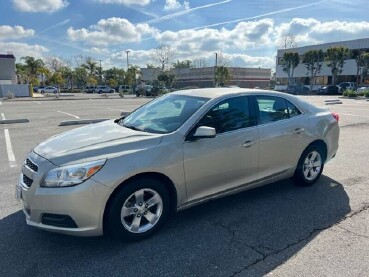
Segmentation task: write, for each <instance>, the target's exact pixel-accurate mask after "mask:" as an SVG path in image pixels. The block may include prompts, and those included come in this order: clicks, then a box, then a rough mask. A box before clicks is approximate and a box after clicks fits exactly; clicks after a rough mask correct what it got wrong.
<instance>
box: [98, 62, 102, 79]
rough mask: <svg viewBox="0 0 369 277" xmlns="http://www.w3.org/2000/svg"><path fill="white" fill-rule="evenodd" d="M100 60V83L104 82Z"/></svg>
mask: <svg viewBox="0 0 369 277" xmlns="http://www.w3.org/2000/svg"><path fill="white" fill-rule="evenodd" d="M99 62H100V85H101V83H102V67H101V60H99Z"/></svg>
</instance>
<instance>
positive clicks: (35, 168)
mask: <svg viewBox="0 0 369 277" xmlns="http://www.w3.org/2000/svg"><path fill="white" fill-rule="evenodd" d="M26 166H28V167H29V168H30V169H32V170H33V171H34V172H37V171H38V166H37V165H36V164H35V163H33V162H32V161H31V160H30V159H28V158H27V159H26Z"/></svg>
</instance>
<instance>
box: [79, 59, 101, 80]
mask: <svg viewBox="0 0 369 277" xmlns="http://www.w3.org/2000/svg"><path fill="white" fill-rule="evenodd" d="M82 67H83V68H85V69H87V71H88V72H89V74H90V76H94V75H95V74H96V73H97V65H96V62H95V61H94V60H92V58H87V60H86V63H85V64H83V65H82Z"/></svg>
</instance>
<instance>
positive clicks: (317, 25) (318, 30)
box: [275, 18, 369, 46]
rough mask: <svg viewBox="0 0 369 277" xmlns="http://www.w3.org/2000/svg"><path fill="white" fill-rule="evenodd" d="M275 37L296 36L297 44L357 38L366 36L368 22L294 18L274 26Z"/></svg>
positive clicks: (368, 26)
mask: <svg viewBox="0 0 369 277" xmlns="http://www.w3.org/2000/svg"><path fill="white" fill-rule="evenodd" d="M275 32H276V37H277V39H279V38H280V37H282V36H283V35H285V34H288V33H289V34H292V35H294V36H295V37H296V42H297V44H298V46H303V45H309V44H316V43H325V42H334V41H342V40H350V39H358V38H367V37H368V34H369V22H368V21H362V22H347V21H336V20H335V21H328V22H321V21H319V20H316V19H314V18H307V19H304V18H294V19H292V20H291V21H290V22H288V23H282V24H280V25H279V26H276V27H275Z"/></svg>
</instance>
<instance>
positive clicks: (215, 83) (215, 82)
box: [214, 52, 218, 87]
mask: <svg viewBox="0 0 369 277" xmlns="http://www.w3.org/2000/svg"><path fill="white" fill-rule="evenodd" d="M214 54H215V66H214V87H216V86H217V80H216V73H217V67H218V53H216V52H215V53H214Z"/></svg>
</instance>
